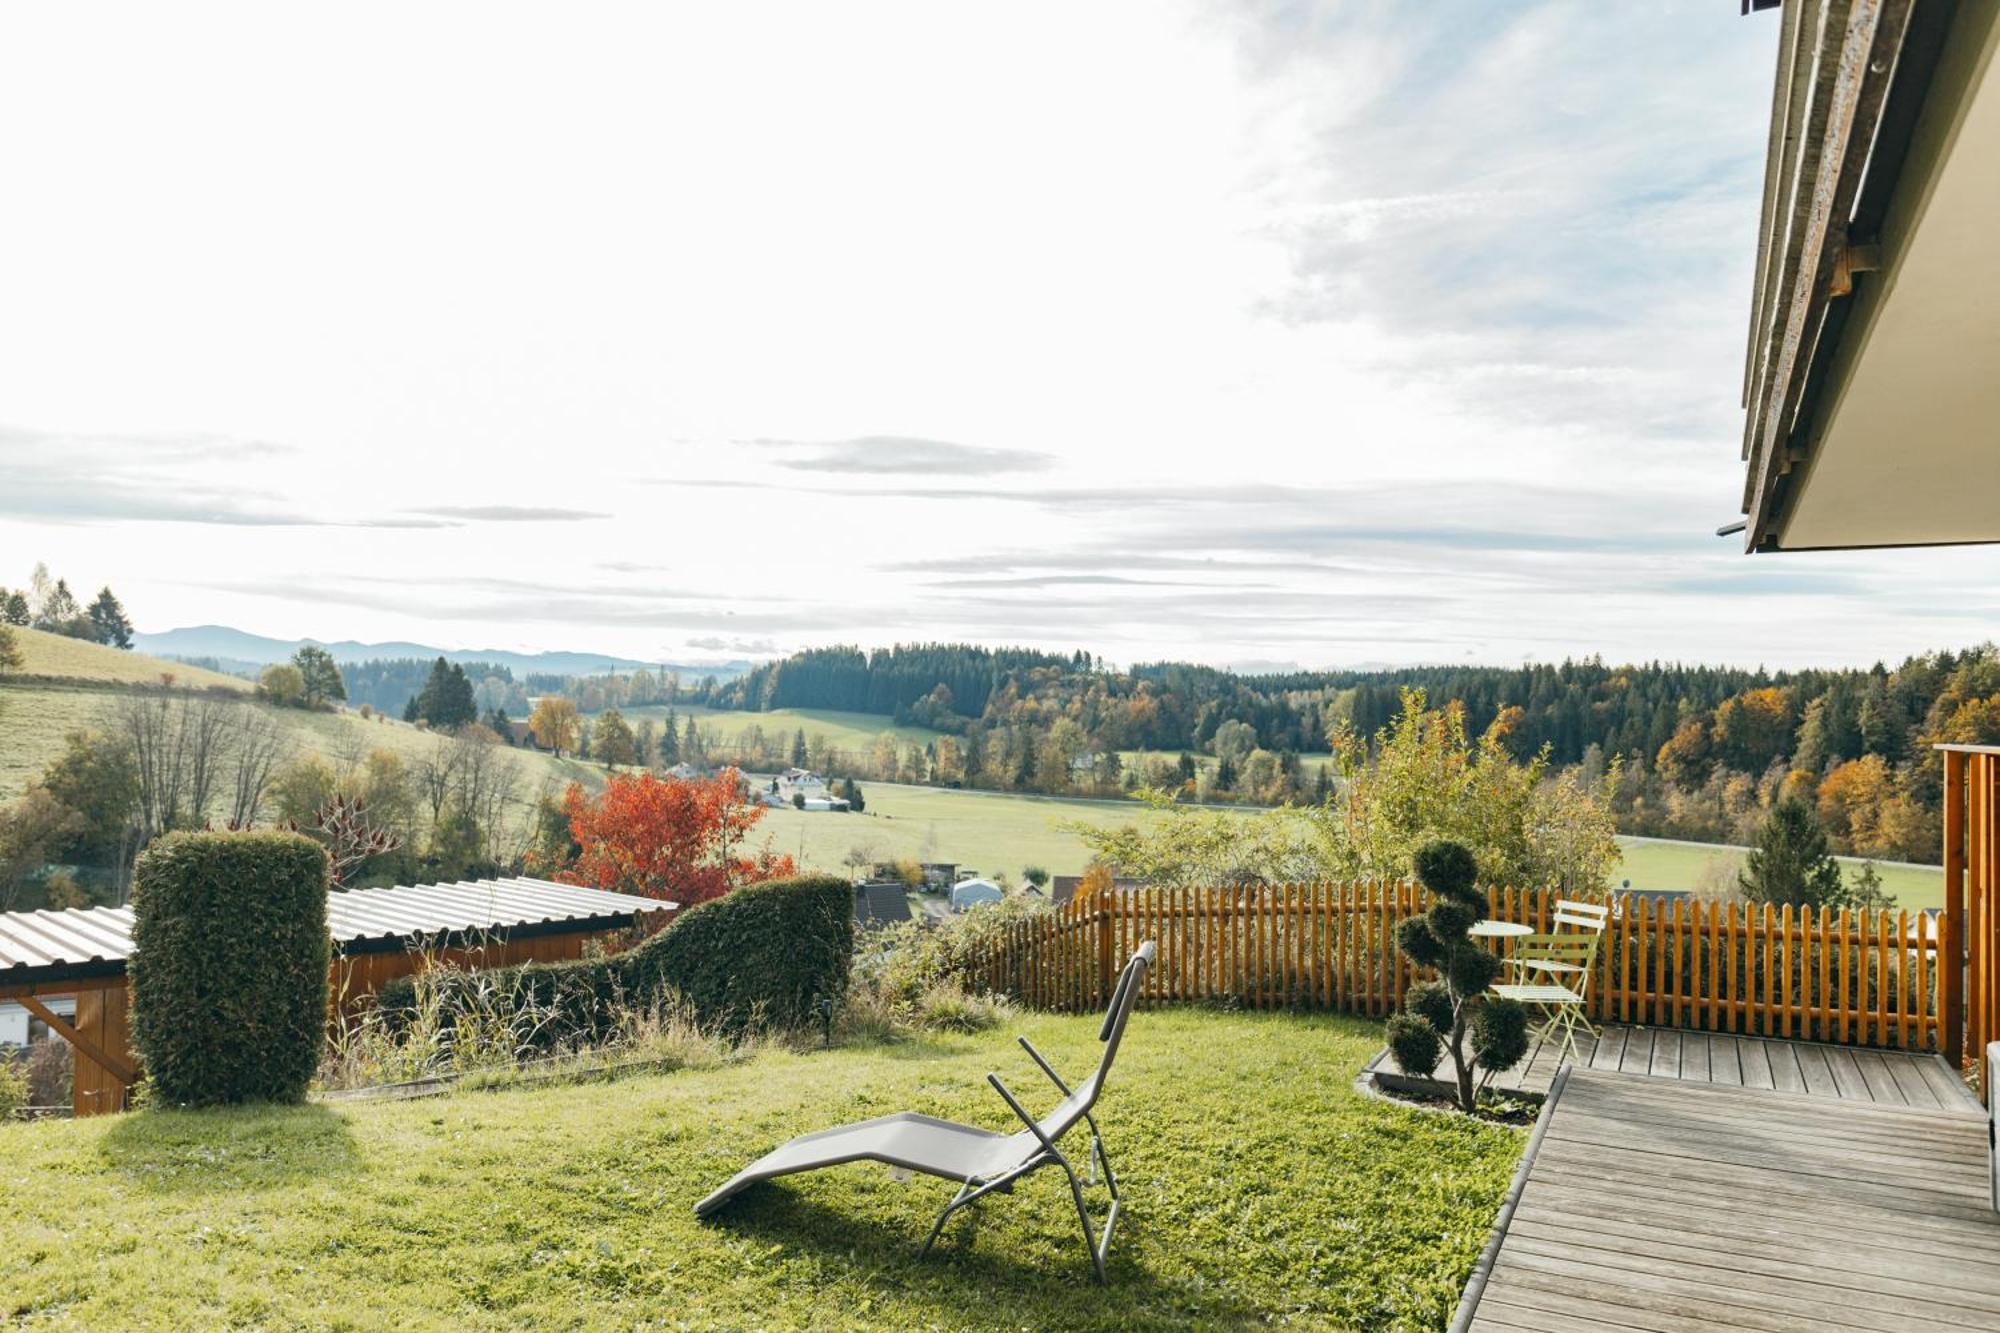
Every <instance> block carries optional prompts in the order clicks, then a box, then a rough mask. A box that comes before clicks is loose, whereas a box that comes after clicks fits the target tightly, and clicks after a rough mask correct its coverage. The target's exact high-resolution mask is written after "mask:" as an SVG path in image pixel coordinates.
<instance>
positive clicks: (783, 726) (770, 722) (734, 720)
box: [619, 704, 943, 750]
mask: <svg viewBox="0 0 2000 1333" xmlns="http://www.w3.org/2000/svg"><path fill="white" fill-rule="evenodd" d="M619 711H620V712H622V713H624V715H625V717H626V720H627V721H631V722H637V721H638V719H640V718H642V717H650V718H652V719H653V721H654V722H656V723H657V722H659V721H661V720H662V719H664V718H665V717H666V715H667V709H666V705H664V704H659V705H652V704H649V705H647V706H645V707H642V708H625V709H621V710H619ZM674 713H675V715H676V716H677V717H679V718H681V719H686V718H688V717H695V718H699V719H700V720H701V725H702V727H703V728H704V729H706V730H708V731H712V732H714V733H715V734H716V735H717V736H720V737H724V738H733V737H736V736H740V735H742V734H743V733H744V732H745V731H747V730H749V729H750V728H751V727H762V728H763V729H764V732H765V734H766V735H769V736H784V737H787V738H789V737H790V736H791V735H792V734H793V733H794V732H796V731H798V730H799V729H800V728H804V729H805V733H806V736H807V737H808V738H810V737H813V736H824V737H825V738H826V742H827V744H828V745H831V746H832V747H833V748H835V749H836V750H867V749H869V748H871V747H872V746H873V745H874V744H875V738H876V737H877V736H880V735H881V734H882V733H883V732H885V731H886V732H889V733H891V734H893V735H894V736H895V737H896V739H897V741H899V742H901V743H904V744H908V743H910V742H913V741H914V742H915V743H916V744H918V745H924V744H927V743H928V742H930V741H934V740H936V739H937V738H938V737H939V736H940V735H942V734H943V733H942V732H937V731H931V730H929V729H928V728H925V727H899V726H896V725H894V724H893V723H891V722H890V720H889V719H888V718H886V717H880V716H877V715H876V714H874V713H843V712H839V711H837V710H835V709H831V708H774V709H772V710H771V711H770V712H768V713H746V712H741V711H737V710H731V709H714V708H696V707H690V706H685V705H682V706H677V707H676V708H675V709H674ZM681 725H682V726H686V725H687V723H686V721H685V720H683V721H682V722H681Z"/></svg>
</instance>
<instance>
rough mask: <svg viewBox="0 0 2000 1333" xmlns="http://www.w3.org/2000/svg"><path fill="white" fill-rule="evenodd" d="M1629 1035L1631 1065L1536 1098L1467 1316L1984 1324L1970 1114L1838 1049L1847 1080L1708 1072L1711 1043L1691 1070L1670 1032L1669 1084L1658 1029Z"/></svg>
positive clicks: (1591, 1321) (1979, 1194)
mask: <svg viewBox="0 0 2000 1333" xmlns="http://www.w3.org/2000/svg"><path fill="white" fill-rule="evenodd" d="M1634 1031H1635V1032H1636V1031H1638V1030H1634ZM1647 1035H1648V1038H1649V1039H1650V1040H1651V1041H1652V1046H1653V1051H1652V1052H1649V1054H1648V1056H1647V1061H1646V1066H1645V1071H1644V1075H1643V1076H1641V1074H1640V1073H1639V1071H1637V1070H1636V1069H1635V1070H1633V1071H1631V1072H1617V1071H1613V1070H1611V1069H1608V1068H1604V1069H1600V1068H1594V1067H1577V1068H1573V1069H1572V1070H1571V1071H1570V1073H1569V1076H1568V1078H1567V1080H1566V1082H1565V1083H1564V1084H1563V1086H1562V1087H1561V1089H1560V1090H1559V1092H1558V1094H1557V1096H1556V1098H1555V1100H1554V1102H1553V1104H1552V1105H1551V1106H1549V1107H1548V1108H1547V1109H1546V1110H1545V1112H1544V1121H1543V1127H1542V1129H1541V1132H1540V1140H1539V1143H1538V1144H1537V1146H1536V1148H1535V1150H1534V1156H1533V1158H1532V1160H1531V1162H1530V1164H1529V1166H1528V1168H1527V1172H1526V1176H1525V1180H1524V1182H1523V1184H1522V1187H1521V1193H1520V1196H1519V1199H1518V1201H1517V1202H1516V1203H1515V1204H1514V1206H1513V1209H1512V1212H1511V1215H1503V1216H1505V1217H1506V1227H1505V1231H1504V1235H1503V1236H1502V1238H1501V1240H1500V1242H1499V1248H1498V1251H1497V1254H1494V1255H1493V1257H1492V1264H1491V1268H1490V1271H1488V1272H1487V1273H1486V1275H1485V1279H1484V1283H1483V1286H1482V1287H1480V1289H1479V1295H1478V1303H1477V1305H1476V1307H1474V1314H1473V1319H1472V1323H1471V1325H1470V1327H1471V1328H1472V1329H1474V1330H1494V1333H1499V1331H1501V1330H1509V1331H1512V1333H1521V1331H1527V1330H1533V1331H1535V1333H1545V1331H1550V1330H1558V1329H1560V1330H1613V1329H1617V1330H1629V1329H1649V1330H1657V1331H1658V1333H1678V1331H1679V1330H1691V1329H1713V1328H1745V1329H1763V1330H1788V1329H1826V1328H1838V1329H1883V1330H1905V1331H1909V1333H1915V1331H1916V1330H1932V1329H1938V1330H1948V1329H1968V1328H1980V1329H2000V1216H1996V1215H1995V1213H1994V1212H1993V1210H1992V1208H1991V1205H1990V1201H1989V1195H1988V1188H1989V1187H1988V1176H1987V1141H1986V1140H1987V1124H1986V1118H1985V1116H1984V1114H1983V1113H1981V1112H1978V1111H1975V1110H1972V1109H1969V1107H1968V1105H1967V1103H1965V1102H1964V1101H1960V1102H1959V1103H1958V1104H1957V1105H1935V1104H1931V1105H1922V1106H1912V1105H1909V1104H1907V1102H1908V1101H1909V1100H1910V1099H1911V1098H1913V1097H1915V1098H1923V1097H1925V1096H1927V1095H1928V1094H1930V1093H1932V1092H1938V1093H1939V1094H1940V1096H1939V1097H1938V1098H1937V1100H1939V1101H1945V1102H1949V1101H1950V1100H1951V1099H1950V1098H1947V1097H1943V1096H1942V1095H1941V1094H1942V1092H1943V1090H1941V1089H1934V1088H1933V1087H1932V1086H1931V1085H1930V1084H1929V1083H1927V1082H1925V1083H1907V1084H1906V1083H1905V1082H1903V1081H1901V1080H1899V1079H1898V1078H1897V1077H1896V1076H1895V1074H1894V1073H1893V1072H1892V1073H1890V1074H1889V1075H1888V1078H1887V1080H1886V1081H1883V1080H1882V1079H1881V1078H1879V1077H1877V1078H1876V1079H1874V1080H1872V1081H1871V1079H1870V1077H1869V1075H1868V1073H1867V1072H1865V1066H1864V1063H1863V1062H1861V1061H1859V1060H1858V1059H1857V1061H1856V1065H1855V1073H1856V1076H1857V1077H1858V1078H1859V1080H1860V1081H1859V1082H1858V1083H1853V1084H1845V1085H1844V1084H1843V1081H1842V1080H1843V1077H1844V1075H1835V1074H1833V1073H1832V1071H1831V1068H1830V1067H1829V1071H1828V1074H1827V1078H1828V1080H1829V1081H1828V1082H1827V1083H1826V1084H1823V1085H1821V1086H1820V1087H1818V1088H1815V1087H1814V1086H1813V1085H1812V1079H1811V1077H1809V1076H1808V1073H1807V1064H1806V1061H1805V1059H1804V1058H1802V1059H1801V1063H1800V1065H1799V1074H1800V1077H1801V1078H1802V1079H1804V1080H1805V1083H1806V1086H1804V1087H1802V1088H1801V1087H1795V1088H1793V1089H1792V1090H1790V1091H1778V1090H1776V1089H1775V1088H1773V1087H1765V1088H1752V1087H1746V1086H1724V1085H1723V1084H1722V1083H1721V1082H1720V1081H1719V1080H1716V1079H1714V1078H1713V1074H1714V1072H1715V1070H1716V1068H1717V1061H1716V1060H1715V1058H1714V1056H1715V1048H1714V1047H1713V1045H1712V1044H1711V1045H1710V1047H1709V1050H1708V1054H1709V1057H1710V1058H1709V1061H1708V1071H1709V1075H1710V1077H1709V1079H1707V1080H1705V1081H1704V1080H1701V1079H1695V1078H1690V1077H1688V1076H1687V1067H1686V1061H1685V1058H1684V1057H1685V1054H1686V1043H1685V1042H1683V1043H1681V1051H1680V1054H1681V1055H1682V1057H1683V1059H1682V1061H1681V1064H1682V1070H1681V1072H1679V1073H1678V1074H1676V1075H1675V1076H1673V1077H1672V1079H1671V1081H1669V1079H1668V1077H1667V1076H1664V1075H1662V1074H1661V1073H1660V1072H1659V1069H1658V1062H1657V1059H1656V1058H1655V1057H1656V1055H1657V1052H1658V1048H1659V1042H1658V1037H1659V1036H1665V1035H1676V1034H1664V1033H1662V1034H1651V1033H1649V1034H1647ZM1678 1035H1683V1036H1684V1035H1686V1034H1678ZM1759 1044H1760V1045H1764V1046H1770V1047H1780V1046H1784V1045H1786V1044H1787V1043H1781V1042H1769V1043H1759ZM1744 1045H1746V1046H1747V1045H1748V1043H1744ZM1631 1048H1632V1043H1631V1041H1630V1039H1629V1037H1628V1039H1627V1041H1626V1042H1625V1045H1624V1047H1623V1048H1622V1049H1620V1050H1619V1052H1618V1060H1619V1063H1620V1064H1621V1065H1622V1063H1623V1061H1624V1059H1625V1055H1626V1053H1627V1052H1628V1051H1630V1050H1631ZM1605 1049H1606V1048H1600V1051H1604V1050H1605ZM1820 1049H1824V1048H1820ZM1848 1053H1849V1054H1852V1055H1856V1056H1858V1055H1860V1054H1862V1053H1861V1052H1848ZM1594 1054H1596V1053H1594ZM1771 1054H1772V1052H1771V1051H1763V1052H1760V1053H1759V1054H1758V1055H1755V1056H1752V1057H1750V1060H1748V1061H1746V1059H1745V1058H1744V1055H1743V1052H1742V1051H1741V1050H1740V1049H1739V1050H1738V1051H1737V1052H1736V1061H1735V1068H1736V1069H1737V1070H1738V1071H1739V1073H1740V1072H1742V1071H1743V1070H1745V1069H1747V1068H1750V1067H1752V1064H1751V1061H1756V1060H1760V1059H1763V1058H1768V1057H1769V1056H1770V1055H1771ZM1607 1060H1608V1055H1607ZM1723 1063H1724V1064H1725V1065H1726V1064H1727V1063H1728V1062H1727V1060H1725V1061H1724V1062H1723ZM1885 1066H1886V1061H1885ZM1754 1067H1755V1068H1757V1069H1760V1070H1761V1069H1762V1068H1764V1066H1763V1065H1762V1064H1761V1063H1759V1064H1756V1065H1755V1066H1754ZM1776 1080H1777V1075H1776V1074H1775V1073H1774V1074H1773V1075H1772V1078H1771V1081H1772V1083H1775V1082H1776ZM1843 1086H1846V1087H1847V1090H1848V1092H1849V1093H1851V1094H1852V1095H1845V1096H1843V1095H1842V1092H1841V1089H1842V1087H1843ZM1864 1092H1865V1093H1866V1094H1867V1095H1866V1096H1864V1095H1862V1094H1863V1093H1864ZM1878 1094H1879V1095H1878ZM1897 1096H1901V1097H1902V1098H1904V1103H1903V1104H1898V1103H1897V1102H1895V1100H1894V1098H1895V1097H1897ZM1474 1282H1475V1285H1476V1286H1477V1285H1478V1284H1479V1279H1478V1278H1475V1280H1474Z"/></svg>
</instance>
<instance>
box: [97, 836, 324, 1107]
mask: <svg viewBox="0 0 2000 1333" xmlns="http://www.w3.org/2000/svg"><path fill="white" fill-rule="evenodd" d="M330 884H331V872H330V867H329V865H328V862H327V855H326V850H325V848H323V847H321V846H320V845H319V844H318V843H316V842H314V841H313V840H312V839H310V838H306V837H302V836H300V835H299V834H296V833H173V834H169V835H167V836H166V837H164V838H161V839H159V840H158V841H156V842H154V843H153V845H152V846H150V847H148V848H147V849H146V851H145V853H144V854H143V855H141V856H140V858H139V863H138V868H137V873H136V875H135V876H134V879H133V887H132V911H133V925H132V961H131V989H132V1046H133V1049H134V1050H135V1051H137V1052H138V1055H139V1057H140V1059H141V1060H142V1061H143V1062H144V1063H145V1067H146V1073H147V1076H148V1078H150V1079H151V1081H152V1085H153V1094H154V1096H155V1097H156V1098H158V1099H159V1100H160V1101H161V1102H164V1103H167V1104H172V1105H190V1106H207V1105H215V1104H218V1103H227V1102H248V1101H274V1102H288V1101H291V1102H295V1101H299V1100H301V1099H302V1098H303V1097H304V1096H305V1091H306V1085H307V1084H308V1083H309V1082H311V1080H312V1077H313V1073H314V1071H315V1070H317V1069H318V1068H319V1060H320V1052H321V1049H322V1046H323V1045H324V1043H325V1041H326V1022H327V967H328V961H329V959H328V954H329V951H330V948H331V946H330V945H329V943H328V940H327V928H326V896H327V891H328V888H329V886H330Z"/></svg>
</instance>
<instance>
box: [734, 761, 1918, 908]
mask: <svg viewBox="0 0 2000 1333" xmlns="http://www.w3.org/2000/svg"><path fill="white" fill-rule="evenodd" d="M862 793H863V795H864V796H865V797H866V798H867V803H868V808H867V810H866V812H864V813H862V814H859V815H843V814H836V813H828V812H821V811H814V812H810V813H807V812H802V811H796V810H772V811H770V812H769V813H768V814H767V815H766V816H765V818H764V821H763V823H761V824H760V825H759V826H758V830H757V834H756V838H757V839H759V840H761V839H763V838H765V837H766V836H768V837H769V839H770V842H771V845H772V846H773V847H774V848H776V849H777V850H779V851H782V852H789V853H791V854H792V855H793V856H795V857H799V858H801V864H803V865H807V866H811V867H813V868H816V869H823V870H831V871H840V870H842V869H843V868H844V866H843V860H844V858H845V857H846V856H847V854H848V851H849V849H851V848H853V847H856V846H862V845H866V846H872V847H874V848H875V849H876V852H877V854H878V855H879V857H880V858H881V859H884V860H889V859H896V858H900V857H914V858H917V859H920V860H941V861H956V862H957V863H958V864H959V865H960V866H961V867H964V868H967V869H970V870H974V871H977V872H980V873H983V874H992V873H994V872H1005V873H1006V874H1007V875H1009V876H1010V877H1014V878H1018V877H1019V876H1020V873H1021V870H1022V869H1023V868H1024V867H1026V866H1030V865H1036V866H1041V867H1042V868H1044V869H1046V870H1048V871H1049V872H1050V873H1051V874H1057V875H1072V874H1077V873H1080V872H1081V871H1082V869H1083V867H1084V864H1085V863H1086V861H1087V860H1088V859H1089V853H1088V849H1087V848H1085V847H1084V845H1083V843H1082V842H1080V841H1079V840H1078V839H1077V838H1076V836H1075V835H1074V834H1071V833H1065V832H1062V831H1060V830H1059V829H1058V828H1057V827H1056V826H1057V824H1059V823H1061V822H1064V821H1068V820H1081V821H1086V822H1089V823H1092V824H1097V825H1099V826H1104V827H1112V826H1116V825H1120V824H1128V823H1135V822H1137V823H1143V822H1145V821H1147V820H1149V819H1152V818H1155V816H1153V815H1152V814H1151V813H1150V812H1149V811H1147V810H1146V809H1145V808H1144V807H1142V806H1140V805H1139V804H1138V803H1136V802H1131V801H1115V800H1113V801H1090V800H1061V799H1056V798H1052V797H1032V796H1020V795H1014V794H1011V793H1003V792H976V791H956V790H946V789H942V788H935V787H903V786H897V785H895V784H892V783H886V782H868V783H863V784H862ZM1618 844H1619V849H1620V851H1621V852H1622V853H1623V861H1622V862H1621V864H1620V865H1619V867H1618V868H1617V869H1616V870H1615V871H1614V872H1613V874H1612V884H1613V886H1614V887H1617V886H1620V885H1621V884H1622V882H1623V881H1625V880H1630V881H1631V886H1632V887H1633V888H1634V889H1649V890H1692V889H1696V888H1699V887H1701V886H1702V885H1703V884H1704V882H1713V881H1715V880H1717V879H1718V878H1719V877H1732V876H1733V875H1734V874H1735V871H1736V869H1737V868H1738V867H1740V866H1741V864H1742V859H1743V853H1744V851H1745V849H1744V848H1741V847H1721V846H1709V845H1706V844H1702V843H1689V842H1670V841H1664V840H1660V839H1652V838H1620V839H1619V840H1618ZM1842 864H1843V865H1844V866H1845V867H1846V868H1847V870H1848V873H1850V874H1852V873H1853V870H1854V867H1855V866H1856V865H1858V864H1859V862H1858V861H1856V860H1854V859H1853V858H1842ZM1877 868H1878V870H1879V871H1880V872H1881V875H1882V884H1883V887H1884V888H1886V889H1887V890H1888V891H1889V892H1890V893H1893V894H1895V895H1896V898H1897V902H1898V904H1899V905H1900V906H1903V907H1907V908H1910V909H1911V910H1913V911H1914V910H1916V909H1917V908H1921V907H1936V906H1938V905H1939V903H1940V902H1941V900H1942V898H1943V894H1944V876H1943V873H1942V872H1941V871H1940V870H1938V869H1937V868H1936V867H1935V866H1912V865H1899V864H1893V863H1886V862H1884V863H1878V866H1877Z"/></svg>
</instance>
